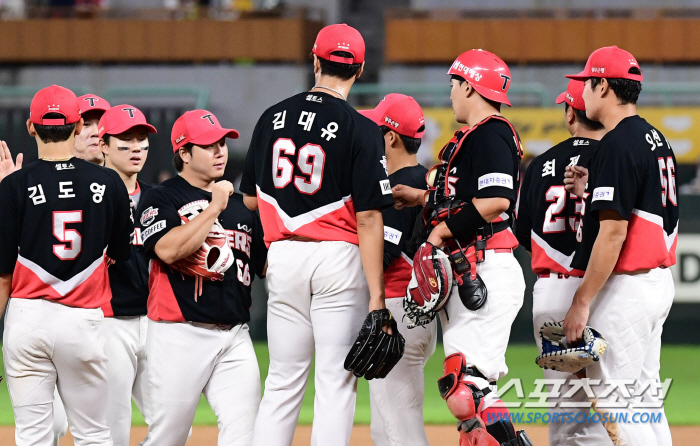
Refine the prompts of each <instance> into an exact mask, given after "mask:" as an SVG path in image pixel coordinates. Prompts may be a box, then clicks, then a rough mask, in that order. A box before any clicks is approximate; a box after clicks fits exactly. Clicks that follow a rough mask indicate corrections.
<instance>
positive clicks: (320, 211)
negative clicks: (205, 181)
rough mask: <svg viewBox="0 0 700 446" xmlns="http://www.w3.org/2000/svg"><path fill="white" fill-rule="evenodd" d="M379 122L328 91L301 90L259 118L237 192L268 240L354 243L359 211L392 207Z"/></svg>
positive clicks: (355, 241)
mask: <svg viewBox="0 0 700 446" xmlns="http://www.w3.org/2000/svg"><path fill="white" fill-rule="evenodd" d="M383 157H384V140H383V138H382V133H381V131H380V130H379V127H377V125H376V124H375V123H374V122H372V121H370V120H369V119H368V118H366V117H364V116H362V115H360V114H359V113H358V112H357V111H356V110H355V109H353V108H352V107H351V106H350V105H348V104H347V102H345V101H343V100H341V99H338V98H336V97H334V96H332V95H329V94H326V93H317V92H314V93H300V94H297V95H295V96H292V97H290V98H288V99H286V100H284V101H282V102H280V103H278V104H276V105H274V106H272V107H270V108H269V109H268V110H267V111H265V113H263V115H262V116H261V117H260V120H259V121H258V124H257V125H256V127H255V131H254V133H253V137H252V140H251V143H250V149H249V150H248V156H247V158H246V162H245V169H244V171H243V178H242V179H241V185H240V190H241V192H243V193H245V194H248V195H252V196H256V195H257V198H258V206H259V208H260V217H261V219H262V225H263V227H264V229H265V243H267V244H268V245H269V244H270V243H272V242H274V241H278V240H284V239H288V238H290V237H291V236H293V235H296V236H303V237H308V238H311V239H315V240H321V241H345V242H348V243H352V244H355V245H357V244H358V239H357V220H356V217H355V213H356V212H362V211H367V210H371V209H378V208H383V207H386V206H391V205H393V203H394V200H393V198H392V195H391V185H390V183H389V179H388V178H387V175H386V171H385V170H384V167H383V165H382V160H383Z"/></svg>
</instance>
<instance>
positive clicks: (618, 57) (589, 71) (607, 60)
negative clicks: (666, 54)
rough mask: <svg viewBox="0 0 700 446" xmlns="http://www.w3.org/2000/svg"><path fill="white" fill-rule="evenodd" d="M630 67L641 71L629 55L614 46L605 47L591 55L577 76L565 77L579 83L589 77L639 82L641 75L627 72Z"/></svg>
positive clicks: (635, 60)
mask: <svg viewBox="0 0 700 446" xmlns="http://www.w3.org/2000/svg"><path fill="white" fill-rule="evenodd" d="M632 67H636V68H639V71H640V73H641V70H642V69H641V67H640V66H639V63H638V62H637V59H635V58H634V56H633V55H632V54H631V53H629V52H627V51H625V50H623V49H622V48H618V47H616V46H606V47H603V48H598V49H597V50H595V51H593V52H592V53H591V55H590V56H589V57H588V61H587V62H586V67H585V68H584V69H583V71H581V72H580V73H578V74H567V75H566V77H568V78H569V79H577V80H580V81H585V80H586V79H588V78H589V77H601V78H607V79H611V78H615V79H630V80H633V81H639V82H641V81H642V79H643V77H642V75H641V74H632V73H630V72H629V70H630V68H632Z"/></svg>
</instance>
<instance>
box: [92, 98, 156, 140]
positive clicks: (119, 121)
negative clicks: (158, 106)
mask: <svg viewBox="0 0 700 446" xmlns="http://www.w3.org/2000/svg"><path fill="white" fill-rule="evenodd" d="M97 126H98V130H97V134H98V135H99V137H100V138H102V137H103V136H104V135H106V134H107V135H119V134H122V133H124V132H126V131H127V130H129V129H132V128H134V127H138V126H143V127H146V130H147V131H148V133H157V131H156V128H155V127H153V126H152V125H151V124H149V123H148V122H146V116H144V114H143V113H142V112H141V110H139V109H138V108H136V107H134V106H133V105H128V104H122V105H116V106H114V107H112V108H110V109H109V110H107V111H106V112H105V113H104V115H102V117H101V118H100V123H99V124H98V125H97Z"/></svg>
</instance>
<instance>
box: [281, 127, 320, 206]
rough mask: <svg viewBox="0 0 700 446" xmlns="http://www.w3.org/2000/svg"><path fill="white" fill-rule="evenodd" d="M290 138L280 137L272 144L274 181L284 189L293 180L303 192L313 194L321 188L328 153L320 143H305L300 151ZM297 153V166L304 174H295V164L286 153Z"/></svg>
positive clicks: (290, 154)
mask: <svg viewBox="0 0 700 446" xmlns="http://www.w3.org/2000/svg"><path fill="white" fill-rule="evenodd" d="M296 151H297V147H296V145H295V144H294V141H292V140H291V139H289V138H279V139H278V140H277V141H275V143H274V144H273V145H272V182H273V183H274V184H275V187H276V188H277V189H282V188H283V187H285V186H287V185H288V184H289V182H290V181H292V176H294V186H296V188H297V189H298V190H299V192H301V193H302V194H307V195H313V194H315V193H316V192H318V190H319V189H320V188H321V182H322V181H323V165H324V163H325V162H326V154H325V153H324V152H323V149H322V148H321V146H319V145H318V144H305V145H304V146H303V147H302V148H301V149H299V153H296ZM295 154H296V155H297V166H298V167H299V170H300V171H301V173H303V174H304V175H303V176H302V175H296V176H295V175H294V165H293V164H292V162H291V161H290V160H289V158H287V157H286V156H284V155H288V156H294V155H295Z"/></svg>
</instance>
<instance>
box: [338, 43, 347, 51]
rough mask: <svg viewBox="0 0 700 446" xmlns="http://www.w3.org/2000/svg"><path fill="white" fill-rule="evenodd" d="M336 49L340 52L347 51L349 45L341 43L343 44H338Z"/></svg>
mask: <svg viewBox="0 0 700 446" xmlns="http://www.w3.org/2000/svg"><path fill="white" fill-rule="evenodd" d="M338 48H340V49H342V50H349V49H350V44H347V43H345V42H343V43H338Z"/></svg>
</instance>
